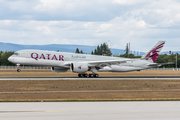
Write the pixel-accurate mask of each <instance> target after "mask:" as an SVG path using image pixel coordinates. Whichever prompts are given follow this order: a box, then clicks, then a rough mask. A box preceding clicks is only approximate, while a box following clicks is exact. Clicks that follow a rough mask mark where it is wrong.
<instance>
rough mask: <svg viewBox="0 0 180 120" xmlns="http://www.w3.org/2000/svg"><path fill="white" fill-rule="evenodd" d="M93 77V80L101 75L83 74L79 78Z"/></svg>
mask: <svg viewBox="0 0 180 120" xmlns="http://www.w3.org/2000/svg"><path fill="white" fill-rule="evenodd" d="M88 76H89V77H91V78H93V77H96V78H98V77H99V75H98V74H89V75H88V74H87V73H83V74H78V77H85V78H86V77H88Z"/></svg>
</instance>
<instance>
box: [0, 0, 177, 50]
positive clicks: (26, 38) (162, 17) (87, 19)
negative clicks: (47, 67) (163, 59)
mask: <svg viewBox="0 0 180 120" xmlns="http://www.w3.org/2000/svg"><path fill="white" fill-rule="evenodd" d="M179 6H180V1H179V0H0V42H4V43H16V44H23V45H47V44H78V45H91V46H97V45H99V44H101V43H104V42H108V40H110V44H111V48H117V49H125V47H126V44H127V43H129V42H130V43H131V50H141V51H148V50H149V49H150V48H151V47H152V46H153V45H154V44H155V43H156V42H157V41H159V40H163V41H166V44H165V47H164V48H163V51H169V50H172V51H180V7H179Z"/></svg>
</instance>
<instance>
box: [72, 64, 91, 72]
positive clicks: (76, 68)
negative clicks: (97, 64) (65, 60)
mask: <svg viewBox="0 0 180 120" xmlns="http://www.w3.org/2000/svg"><path fill="white" fill-rule="evenodd" d="M71 71H72V72H75V73H85V72H87V71H88V65H87V64H86V63H71Z"/></svg>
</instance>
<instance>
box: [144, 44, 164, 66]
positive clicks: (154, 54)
mask: <svg viewBox="0 0 180 120" xmlns="http://www.w3.org/2000/svg"><path fill="white" fill-rule="evenodd" d="M164 44H165V41H159V42H158V43H157V44H156V45H154V46H153V47H152V48H151V49H150V51H149V52H148V53H146V55H144V56H143V57H142V58H145V59H146V60H149V59H151V60H152V61H153V62H154V63H155V62H156V60H157V58H158V56H159V53H160V52H161V50H162V48H163V46H164Z"/></svg>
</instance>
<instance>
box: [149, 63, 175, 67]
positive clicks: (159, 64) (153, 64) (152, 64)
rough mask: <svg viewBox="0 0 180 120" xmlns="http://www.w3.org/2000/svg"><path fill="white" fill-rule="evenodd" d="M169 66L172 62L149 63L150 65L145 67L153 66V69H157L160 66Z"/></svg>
mask: <svg viewBox="0 0 180 120" xmlns="http://www.w3.org/2000/svg"><path fill="white" fill-rule="evenodd" d="M170 64H174V63H173V62H168V63H150V64H147V66H154V67H156V66H157V67H159V66H162V65H170Z"/></svg>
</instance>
